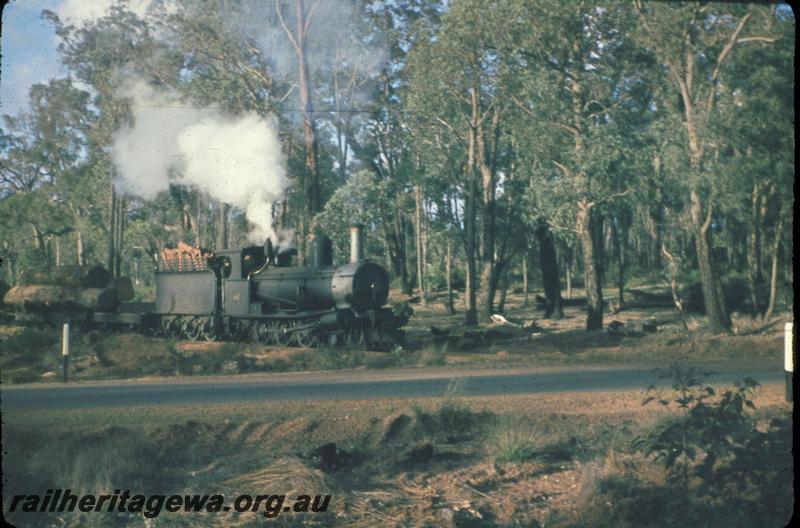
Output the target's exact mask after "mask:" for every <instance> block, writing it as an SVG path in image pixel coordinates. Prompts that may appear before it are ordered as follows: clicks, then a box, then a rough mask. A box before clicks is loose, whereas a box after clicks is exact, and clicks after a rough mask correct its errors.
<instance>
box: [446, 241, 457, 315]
mask: <svg viewBox="0 0 800 528" xmlns="http://www.w3.org/2000/svg"><path fill="white" fill-rule="evenodd" d="M444 268H445V274H446V275H447V306H446V308H447V315H453V314H454V313H455V306H454V304H453V242H452V241H451V240H450V239H449V238H448V239H447V254H446V256H445V261H444Z"/></svg>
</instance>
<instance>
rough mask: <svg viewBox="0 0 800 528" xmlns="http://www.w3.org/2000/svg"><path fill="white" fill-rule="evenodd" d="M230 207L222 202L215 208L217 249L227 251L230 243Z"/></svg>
mask: <svg viewBox="0 0 800 528" xmlns="http://www.w3.org/2000/svg"><path fill="white" fill-rule="evenodd" d="M229 214H230V206H229V205H228V204H226V203H224V202H219V203H218V206H217V243H216V246H217V249H228V245H229V244H230V241H229V239H228V222H229V220H228V215H229Z"/></svg>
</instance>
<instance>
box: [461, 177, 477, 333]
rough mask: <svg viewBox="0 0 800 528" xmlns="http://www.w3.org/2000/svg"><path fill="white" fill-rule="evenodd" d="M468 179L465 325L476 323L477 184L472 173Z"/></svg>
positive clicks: (465, 221)
mask: <svg viewBox="0 0 800 528" xmlns="http://www.w3.org/2000/svg"><path fill="white" fill-rule="evenodd" d="M469 178H470V181H469V183H468V184H467V186H468V189H469V190H468V192H467V203H466V207H465V210H464V230H465V231H466V238H467V240H466V247H465V250H466V259H467V284H466V292H465V301H466V314H465V323H466V324H467V325H476V324H478V309H477V301H478V298H477V292H476V286H477V284H476V279H477V277H476V271H477V270H476V265H475V257H476V255H475V253H476V250H477V247H476V225H475V224H476V221H477V218H476V216H477V215H476V213H477V211H476V207H475V206H476V203H475V202H476V201H477V200H476V198H477V197H476V196H475V195H476V194H477V191H478V189H477V185H476V184H475V179H474V174H470V176H469Z"/></svg>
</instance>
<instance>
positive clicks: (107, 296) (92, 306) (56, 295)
mask: <svg viewBox="0 0 800 528" xmlns="http://www.w3.org/2000/svg"><path fill="white" fill-rule="evenodd" d="M4 301H5V303H6V304H8V305H9V306H14V307H18V308H24V309H50V310H57V309H64V308H75V307H79V308H85V309H87V310H98V311H101V312H106V311H113V310H114V309H116V307H117V304H118V303H117V293H116V291H115V290H114V289H113V288H80V287H74V286H59V285H55V284H25V285H20V286H14V287H13V288H11V289H10V290H9V291H8V293H6V295H5V298H4Z"/></svg>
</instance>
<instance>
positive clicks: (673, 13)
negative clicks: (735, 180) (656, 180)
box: [634, 0, 778, 331]
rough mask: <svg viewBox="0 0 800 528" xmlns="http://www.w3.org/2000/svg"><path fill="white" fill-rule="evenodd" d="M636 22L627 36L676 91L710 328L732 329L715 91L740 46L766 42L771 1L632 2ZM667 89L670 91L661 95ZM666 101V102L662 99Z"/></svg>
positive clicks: (770, 36)
mask: <svg viewBox="0 0 800 528" xmlns="http://www.w3.org/2000/svg"><path fill="white" fill-rule="evenodd" d="M635 6H636V10H637V13H638V22H639V23H638V24H637V26H636V32H635V33H634V35H635V36H636V37H637V38H638V40H639V42H640V43H641V44H642V46H645V47H647V48H648V49H650V50H651V51H652V53H653V54H654V55H655V56H656V57H657V60H658V62H659V65H660V67H661V68H663V69H664V71H665V74H666V75H665V76H664V77H665V80H666V82H667V83H668V86H669V87H670V88H671V90H668V91H667V90H665V91H664V94H665V96H666V97H674V95H672V94H677V97H678V104H675V105H674V107H675V109H676V115H675V117H676V118H678V119H680V120H681V122H682V125H683V126H682V127H681V128H682V129H681V135H682V137H683V148H684V149H685V152H686V160H687V163H686V166H685V167H684V172H685V176H684V184H685V191H684V192H685V194H686V197H687V200H686V201H687V203H688V207H689V212H690V215H689V216H690V222H691V229H692V232H693V235H694V241H695V247H696V252H697V262H698V268H699V271H700V277H701V283H702V290H703V300H704V304H705V308H706V313H707V315H708V320H709V326H710V328H711V329H712V330H714V331H727V330H730V328H731V319H730V315H729V314H728V311H727V309H726V306H725V298H724V295H723V290H722V283H721V277H720V270H719V267H718V263H717V262H716V261H715V256H714V252H713V247H714V242H713V236H714V231H715V219H716V218H717V216H718V210H719V207H720V198H721V197H722V196H723V193H722V191H723V188H724V177H725V175H724V174H723V173H722V172H721V171H720V170H719V165H718V164H717V163H716V160H718V159H719V154H720V153H721V152H722V145H723V144H724V143H725V138H723V137H721V136H720V135H718V134H715V128H716V125H718V123H719V122H720V120H721V118H722V116H723V111H722V109H721V106H720V104H719V99H720V95H721V94H723V93H724V92H725V91H726V86H728V85H729V83H730V82H731V81H730V79H729V74H730V72H731V64H732V59H733V57H734V56H735V54H736V53H737V52H738V51H739V50H740V49H741V48H743V47H749V46H764V45H770V44H771V43H773V42H775V41H776V40H777V39H778V35H776V34H775V31H774V21H775V7H774V6H772V7H770V6H763V5H754V4H749V5H747V4H713V3H706V2H687V3H660V2H649V3H643V2H641V1H640V0H636V1H635ZM667 94H670V95H667ZM661 104H662V105H664V106H665V107H668V104H669V103H668V102H666V101H662V102H661Z"/></svg>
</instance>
